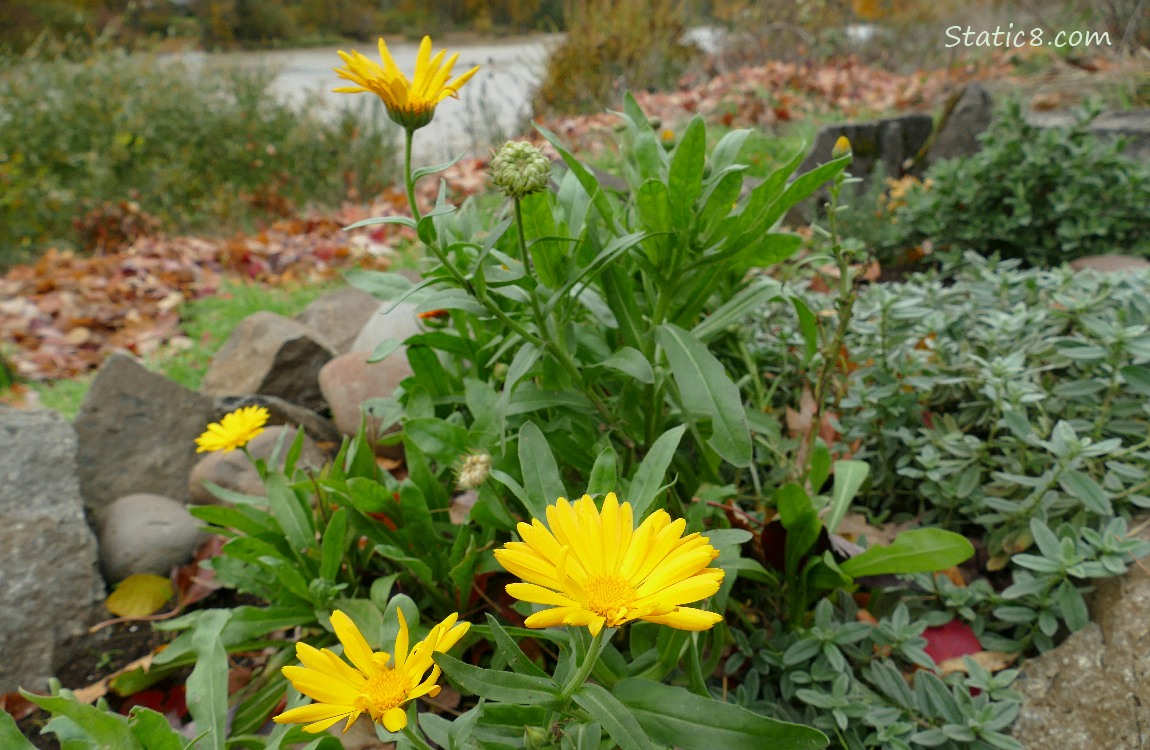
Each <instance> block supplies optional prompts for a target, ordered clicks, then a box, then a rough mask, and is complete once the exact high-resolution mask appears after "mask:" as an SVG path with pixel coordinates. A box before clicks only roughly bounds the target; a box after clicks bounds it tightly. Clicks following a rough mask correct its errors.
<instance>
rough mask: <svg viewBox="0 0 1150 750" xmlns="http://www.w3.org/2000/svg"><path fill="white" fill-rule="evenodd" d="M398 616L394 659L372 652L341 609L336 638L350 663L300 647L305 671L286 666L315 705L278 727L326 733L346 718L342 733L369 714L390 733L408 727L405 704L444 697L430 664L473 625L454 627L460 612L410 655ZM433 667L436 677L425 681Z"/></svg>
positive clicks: (335, 618) (285, 716)
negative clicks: (426, 696)
mask: <svg viewBox="0 0 1150 750" xmlns="http://www.w3.org/2000/svg"><path fill="white" fill-rule="evenodd" d="M396 612H397V613H398V614H399V634H398V635H397V636H396V638H395V656H394V659H393V658H392V655H390V654H387V653H384V652H382V651H372V650H371V647H370V646H368V645H367V641H366V640H364V637H363V634H362V633H360V632H359V628H357V627H356V626H355V623H353V622H352V621H351V618H350V617H348V616H347V615H345V614H344V613H343V612H341V611H339V610H338V609H337V610H336V611H335V612H333V613H332V615H331V624H332V627H333V628H334V629H335V634H336V636H337V637H338V638H339V641H340V643H342V644H343V653H344V656H346V657H347V658H348V660H349V661H350V662H351V665H350V666H349V665H348V664H347V662H345V661H344V660H343V659H341V658H339V657H338V656H336V655H335V653H333V652H332V651H331V650H330V649H326V648H324V649H317V648H312V647H311V646H309V645H307V644H306V643H302V642H300V643H297V644H296V656H298V657H299V660H300V662H302V663H303V666H302V667H284V668H283V673H284V677H287V678H288V680H289V681H290V682H291V684H292V685H293V686H294V687H295V689H296V690H298V691H300V692H301V693H303V694H304V695H306V696H307V697H309V698H311V699H313V700H315V701H316V703H309V704H308V705H306V706H299V707H297V708H293V709H291V710H290V711H285V712H284V713H282V714H280V715H279V716H276V717H275V718H274V719H273V721H275V722H276V723H277V724H307V726H305V727H304V728H303V730H304V731H305V732H311V733H313V734H314V733H316V732H322V731H324V730H325V729H327V728H328V727H330V726H332V725H333V724H335V723H336V722H338V721H340V720H341V719H345V718H346V719H347V724H346V725H345V726H344V728H343V731H345V732H346V731H347V730H348V729H350V728H351V725H352V724H354V723H355V720H356V719H358V718H359V715H360V714H362V713H364V712H365V711H366V712H367V714H368V715H369V716H370V717H371V719H372V721H375V722H379V723H382V724H383V726H384V727H386V728H387V730H388V731H389V732H398V731H400V730H401V729H403V728H404V727H406V726H407V712H406V711H405V710H404V708H403V704H405V703H407V702H408V701H411V700H415V699H416V698H418V697H420V696H422V695H430V696H432V697H434V696H436V695H438V694H439V686H438V685H436V684H435V682H436V680H438V679H439V667H438V666H436V665H435V664H434V662H432V660H431V655H432V654H433V653H434V652H436V651H447V650H448V649H450V648H451V647H452V646H454V645H455V644H456V643H457V642H458V641H459V639H460V638H462V637H463V635H464V633H466V632H467V629H468V628H470V627H471V623H469V622H461V623H459V624H458V625H457V624H456V623H455V621H456V619H457V618H458V615H457V614H454V613H453V614H451V615H450V616H448V617H447V619H446V620H444V621H443V622H441V623H439V624H438V625H436V626H435V627H433V628H432V629H431V632H430V633H428V634H427V637H426V638H424V639H423V640H422V641H420V642H419V643H417V644H415V646H413V647H412V649H411V652H410V653H408V650H407V642H408V632H407V621H406V620H404V617H403V610H401V609H397V610H396ZM428 669H431V676H430V677H428V678H427V679H426V680H425V679H423V675H424V673H425V672H426V671H427V670H428Z"/></svg>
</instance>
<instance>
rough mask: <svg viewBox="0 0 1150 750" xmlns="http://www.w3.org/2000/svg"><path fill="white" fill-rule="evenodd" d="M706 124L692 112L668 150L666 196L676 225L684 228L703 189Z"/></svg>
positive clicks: (689, 220) (688, 222)
mask: <svg viewBox="0 0 1150 750" xmlns="http://www.w3.org/2000/svg"><path fill="white" fill-rule="evenodd" d="M706 148H707V127H706V125H704V124H703V118H702V117H701V116H699V115H695V116H694V117H692V118H691V122H690V123H689V124H688V125H687V129H686V130H685V131H684V132H683V137H682V138H680V139H679V143H678V145H676V146H675V150H674V152H672V154H671V166H670V170H669V172H668V175H667V196H668V198H669V199H670V202H671V210H672V215H673V216H674V222H675V226H676V227H677V228H679V229H685V228H686V227H687V226H688V224H690V222H691V209H692V207H693V206H694V204H695V201H696V200H697V199H698V198H699V194H700V193H702V192H703V170H704V167H705V165H706Z"/></svg>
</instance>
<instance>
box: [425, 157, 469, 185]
mask: <svg viewBox="0 0 1150 750" xmlns="http://www.w3.org/2000/svg"><path fill="white" fill-rule="evenodd" d="M466 154H467V152H466V151H464V152H463V153H461V154H460V155H459V156H457V157H455V158H454V159H452V160H451V161H447V162H444V163H442V164H435V165H433V166H430V167H420V168H419V169H414V170H412V172H411V181H412V182H416V181H418V180H420V179H422V178H424V177H427V176H428V175H430V174H435V173H436V172H445V171H447V170H448V169H451V168H452V167H454V166H455V165H456V164H458V163H459V160H460V159H462V158H463V157H464V156H465V155H466Z"/></svg>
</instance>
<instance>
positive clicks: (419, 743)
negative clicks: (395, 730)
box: [403, 722, 432, 750]
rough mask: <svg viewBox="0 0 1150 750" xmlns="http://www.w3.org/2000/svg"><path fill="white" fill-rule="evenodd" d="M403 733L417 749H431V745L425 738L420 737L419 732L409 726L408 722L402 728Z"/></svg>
mask: <svg viewBox="0 0 1150 750" xmlns="http://www.w3.org/2000/svg"><path fill="white" fill-rule="evenodd" d="M403 735H404V736H405V737H407V739H409V740H411V744H413V745H415V746H416V747H417V748H419V750H432V747H431V745H429V744H427V740H425V739H423V738H422V737H420V736H419V732H417V731H415V730H414V729H412V728H411V723H410V722H409V723H408V724H407V726H405V727H404V728H403Z"/></svg>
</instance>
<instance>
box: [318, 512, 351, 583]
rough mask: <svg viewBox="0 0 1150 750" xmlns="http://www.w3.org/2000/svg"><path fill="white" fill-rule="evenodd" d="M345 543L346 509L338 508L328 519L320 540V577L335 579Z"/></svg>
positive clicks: (341, 561)
mask: <svg viewBox="0 0 1150 750" xmlns="http://www.w3.org/2000/svg"><path fill="white" fill-rule="evenodd" d="M347 543H348V537H347V509H345V508H340V509H339V510H337V511H336V512H335V513H332V514H331V518H330V519H328V522H327V528H326V529H325V530H324V532H323V540H322V541H321V542H320V564H319V577H320V578H323V579H324V580H327V581H335V579H336V577H337V576H338V575H339V568H340V566H341V565H342V564H343V556H344V553H345V552H347Z"/></svg>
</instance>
